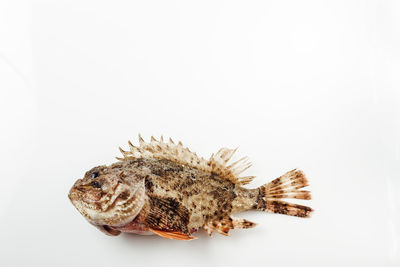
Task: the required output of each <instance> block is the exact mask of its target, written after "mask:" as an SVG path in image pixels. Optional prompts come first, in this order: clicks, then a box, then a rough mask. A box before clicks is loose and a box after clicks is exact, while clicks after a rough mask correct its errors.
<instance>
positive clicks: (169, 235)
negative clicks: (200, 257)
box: [150, 229, 196, 240]
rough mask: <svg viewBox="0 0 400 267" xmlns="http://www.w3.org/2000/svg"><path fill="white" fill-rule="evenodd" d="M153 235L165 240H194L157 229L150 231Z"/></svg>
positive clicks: (179, 233) (190, 237)
mask: <svg viewBox="0 0 400 267" xmlns="http://www.w3.org/2000/svg"><path fill="white" fill-rule="evenodd" d="M150 231H152V232H153V233H155V234H156V235H159V236H161V237H164V238H167V239H175V240H193V239H196V237H194V236H189V235H187V234H185V233H181V232H169V231H162V230H157V229H150Z"/></svg>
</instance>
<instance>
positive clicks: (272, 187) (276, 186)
mask: <svg viewBox="0 0 400 267" xmlns="http://www.w3.org/2000/svg"><path fill="white" fill-rule="evenodd" d="M307 185H308V182H307V179H306V177H305V175H304V173H303V172H302V171H300V170H296V169H294V170H292V171H289V172H287V173H285V174H284V175H282V176H281V177H279V178H276V179H275V180H273V181H271V182H269V183H268V184H265V185H262V186H260V187H259V188H258V192H259V193H258V197H257V205H256V209H258V210H264V211H269V212H273V213H280V214H286V215H291V216H298V217H309V216H310V214H311V212H312V211H313V209H311V208H309V207H307V206H302V205H298V204H292V203H288V202H285V201H281V200H277V199H282V198H297V199H311V194H310V192H309V191H305V190H298V189H300V188H303V187H305V186H307Z"/></svg>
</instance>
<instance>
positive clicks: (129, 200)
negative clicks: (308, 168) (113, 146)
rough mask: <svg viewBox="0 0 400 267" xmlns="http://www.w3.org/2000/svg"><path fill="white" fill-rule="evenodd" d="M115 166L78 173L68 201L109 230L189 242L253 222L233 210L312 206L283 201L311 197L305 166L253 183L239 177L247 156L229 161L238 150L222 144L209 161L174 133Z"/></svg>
mask: <svg viewBox="0 0 400 267" xmlns="http://www.w3.org/2000/svg"><path fill="white" fill-rule="evenodd" d="M139 143H140V145H139V146H134V145H132V143H131V142H130V141H129V142H128V144H129V147H130V149H129V151H124V150H123V149H121V148H120V150H121V152H122V155H123V157H120V158H118V157H117V159H118V162H116V163H114V164H111V165H110V166H106V165H103V166H98V167H94V168H92V169H91V170H90V171H88V172H86V174H85V176H84V177H83V178H82V179H78V180H77V181H76V182H75V184H74V185H73V187H72V188H71V190H70V192H69V195H68V196H69V199H70V200H71V202H72V204H73V205H74V206H75V207H76V209H78V211H79V212H80V213H81V214H82V215H83V216H84V217H85V218H86V219H87V220H88V221H89V222H90V223H91V224H92V225H94V226H96V227H97V228H99V229H100V230H101V231H102V232H104V233H106V234H108V235H119V234H120V233H121V232H127V233H135V234H157V235H159V236H161V237H164V238H168V239H177V240H190V239H194V238H195V237H194V236H193V235H192V234H193V233H194V232H196V231H197V230H198V229H200V228H203V229H204V230H206V231H207V232H208V234H209V235H211V234H212V233H213V232H214V231H216V232H218V233H220V234H222V235H229V231H230V230H231V229H245V228H252V227H254V226H255V225H256V224H255V223H253V222H251V221H248V220H246V219H241V218H235V217H232V216H231V215H232V214H234V213H239V212H242V211H247V210H260V211H267V212H272V213H280V214H286V215H292V216H298V217H309V216H310V213H311V212H312V209H311V208H309V207H307V206H303V205H298V204H293V203H288V202H285V201H282V200H281V199H284V198H295V199H311V195H310V192H309V191H305V190H299V189H301V188H303V187H305V186H307V185H308V182H307V179H306V177H305V175H304V174H303V172H302V171H300V170H297V169H294V170H292V171H289V172H287V173H285V174H284V175H282V176H281V177H279V178H276V179H275V180H273V181H271V182H269V183H267V184H264V185H262V186H260V187H258V188H255V189H246V188H244V187H243V185H246V184H248V183H250V182H251V181H252V180H253V178H254V176H240V174H241V173H242V172H243V171H245V170H246V169H248V168H249V167H250V166H251V163H249V162H248V159H247V157H244V158H241V159H239V160H237V161H235V162H233V163H231V164H228V162H229V161H230V159H231V158H232V156H233V154H234V153H235V151H236V149H228V148H221V149H220V150H219V151H218V152H217V153H215V154H213V155H212V156H211V157H210V159H208V160H206V159H204V158H202V157H199V156H197V155H196V153H194V152H191V151H190V150H189V149H188V148H186V147H184V146H183V145H182V143H181V142H179V143H174V142H173V141H172V140H171V139H169V141H167V142H164V140H163V138H162V137H161V139H160V140H156V139H155V138H154V137H151V141H150V142H145V141H144V140H143V139H142V137H141V136H140V135H139Z"/></svg>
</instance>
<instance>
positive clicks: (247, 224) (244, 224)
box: [203, 218, 257, 236]
mask: <svg viewBox="0 0 400 267" xmlns="http://www.w3.org/2000/svg"><path fill="white" fill-rule="evenodd" d="M256 225H257V224H256V223H253V222H251V221H248V220H246V219H240V218H227V219H222V220H217V221H210V222H208V223H207V224H205V225H204V227H203V228H204V230H206V231H207V233H208V234H209V235H210V236H211V235H212V233H213V232H214V231H217V232H218V233H219V234H221V235H225V236H229V231H230V230H231V229H247V228H253V227H255V226H256Z"/></svg>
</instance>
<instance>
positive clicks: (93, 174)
mask: <svg viewBox="0 0 400 267" xmlns="http://www.w3.org/2000/svg"><path fill="white" fill-rule="evenodd" d="M96 177H99V172H93V173H92V174H91V175H90V178H92V179H94V178H96Z"/></svg>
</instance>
